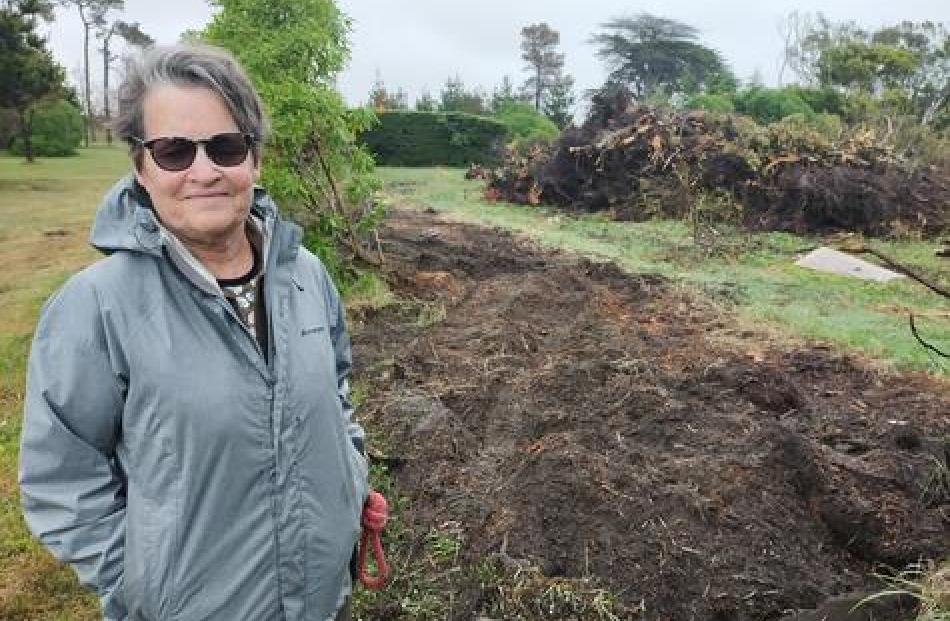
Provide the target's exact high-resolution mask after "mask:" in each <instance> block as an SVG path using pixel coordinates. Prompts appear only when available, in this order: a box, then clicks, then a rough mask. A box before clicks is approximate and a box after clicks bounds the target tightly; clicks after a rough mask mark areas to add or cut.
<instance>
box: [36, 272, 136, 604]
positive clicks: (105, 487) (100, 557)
mask: <svg viewBox="0 0 950 621" xmlns="http://www.w3.org/2000/svg"><path fill="white" fill-rule="evenodd" d="M78 281H79V279H78V278H74V279H73V280H71V281H70V282H68V283H67V284H66V285H65V286H64V288H63V290H61V291H60V292H59V293H58V294H57V295H56V296H54V297H53V298H51V299H50V301H49V302H47V304H46V306H45V307H44V309H43V312H42V314H41V317H40V321H39V323H38V325H37V329H36V333H35V335H34V339H33V347H32V349H31V352H30V360H29V366H28V370H27V381H26V396H25V404H24V419H23V432H22V436H21V443H20V467H19V481H20V491H21V499H22V503H23V512H24V516H25V518H26V523H27V525H28V526H29V528H30V530H31V531H32V532H33V534H34V535H36V536H37V537H38V538H39V539H40V541H42V543H43V544H44V545H45V546H46V547H47V548H48V549H49V550H50V552H52V553H53V555H54V556H55V557H56V558H57V559H59V560H61V561H64V562H67V563H69V564H70V565H71V566H72V567H73V569H74V570H75V572H76V574H77V575H78V576H79V580H80V582H82V584H84V585H86V586H88V587H91V588H93V589H94V590H95V591H96V593H97V594H98V595H99V597H100V599H101V603H102V608H103V617H104V618H105V619H107V620H119V619H125V618H126V616H127V614H126V610H125V606H124V604H123V602H122V567H123V556H124V545H125V480H124V475H123V474H122V471H121V469H120V467H119V465H118V462H117V460H116V456H115V448H116V443H117V439H118V436H119V429H120V420H121V413H122V408H123V402H124V391H123V389H122V387H121V384H120V381H119V379H118V378H117V376H116V374H115V372H114V371H113V369H112V365H111V363H110V356H109V349H108V347H107V345H106V338H105V331H104V329H103V325H102V319H101V312H100V309H99V304H98V303H97V298H96V294H95V291H94V289H93V288H92V287H91V286H89V285H87V284H83V283H81V282H78Z"/></svg>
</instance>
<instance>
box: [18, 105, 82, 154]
mask: <svg viewBox="0 0 950 621" xmlns="http://www.w3.org/2000/svg"><path fill="white" fill-rule="evenodd" d="M32 114H33V135H32V141H33V154H34V155H40V156H46V157H61V156H65V155H76V150H77V149H78V148H79V143H80V142H82V113H80V112H79V110H78V109H77V108H76V106H74V105H73V104H71V103H69V102H67V101H65V100H62V99H61V100H58V101H52V102H47V103H42V104H39V105H37V106H36V107H35V108H33V112H32ZM10 150H11V151H12V152H13V153H14V154H16V155H25V154H26V148H25V145H24V144H23V139H22V138H20V137H16V138H14V140H13V144H12V145H11V147H10Z"/></svg>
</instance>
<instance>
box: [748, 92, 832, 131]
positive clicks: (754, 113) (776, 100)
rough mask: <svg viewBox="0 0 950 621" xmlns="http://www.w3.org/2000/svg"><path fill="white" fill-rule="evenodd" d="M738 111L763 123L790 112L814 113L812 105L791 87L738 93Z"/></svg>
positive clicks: (783, 116)
mask: <svg viewBox="0 0 950 621" xmlns="http://www.w3.org/2000/svg"><path fill="white" fill-rule="evenodd" d="M735 106H736V111H737V112H741V113H742V114H747V115H749V116H751V117H752V118H754V119H755V120H756V121H758V122H759V123H762V124H768V123H774V122H775V121H781V120H782V119H784V118H785V117H787V116H789V115H790V114H805V115H811V114H814V112H815V111H814V110H812V108H811V106H809V105H808V104H807V103H805V100H804V99H802V98H801V97H800V96H799V95H798V94H797V93H795V92H794V91H793V90H789V89H776V88H752V89H749V90H747V91H743V92H741V93H737V94H736V98H735Z"/></svg>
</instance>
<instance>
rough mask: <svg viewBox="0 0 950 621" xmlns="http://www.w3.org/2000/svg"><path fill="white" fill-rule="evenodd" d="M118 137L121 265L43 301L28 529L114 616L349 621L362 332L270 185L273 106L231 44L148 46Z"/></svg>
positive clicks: (136, 68)
mask: <svg viewBox="0 0 950 621" xmlns="http://www.w3.org/2000/svg"><path fill="white" fill-rule="evenodd" d="M116 130H117V133H118V135H119V136H120V137H121V138H122V139H124V140H126V141H128V142H129V144H130V151H131V157H132V160H133V165H134V175H130V176H129V177H128V178H126V179H123V180H122V181H120V182H119V183H118V184H117V185H116V186H115V187H113V188H112V190H111V191H110V192H109V194H108V195H107V196H106V198H105V200H104V202H103V204H102V205H101V207H100V208H99V212H98V214H97V216H96V221H95V224H94V225H93V229H92V234H91V242H92V244H93V245H94V246H95V247H96V248H98V249H99V250H101V251H102V252H103V253H105V254H106V255H108V256H107V257H106V258H103V259H101V260H100V261H98V262H97V263H95V264H93V265H92V266H90V267H88V268H86V269H84V270H83V271H81V272H79V273H78V274H76V275H75V276H73V277H72V278H71V279H70V280H69V281H68V282H67V283H66V284H65V285H64V286H63V288H62V289H61V290H60V291H58V292H57V293H56V294H55V295H54V296H53V297H52V298H51V299H50V300H49V301H48V302H47V304H46V306H45V307H44V309H43V311H42V315H41V318H40V320H39V324H38V326H37V329H36V333H35V337H34V342H33V348H32V351H31V354H30V363H29V370H28V375H27V394H26V404H25V414H24V417H25V418H24V426H23V436H22V445H21V456H20V459H21V462H20V485H21V489H22V499H23V508H24V513H25V515H26V520H27V523H28V524H29V526H30V528H31V530H32V531H33V532H34V533H35V534H36V536H38V537H39V538H40V539H41V540H42V542H43V543H44V544H45V545H46V546H47V547H48V548H49V549H50V550H51V551H52V552H53V554H54V555H55V556H56V557H57V558H59V559H62V560H64V561H66V562H68V563H70V564H71V565H72V566H73V568H74V569H75V570H76V572H77V574H78V575H79V577H80V579H81V581H82V582H83V584H86V585H88V586H90V587H92V588H94V589H95V590H96V592H97V593H98V595H99V596H100V598H101V601H102V608H103V615H104V618H105V619H149V620H152V619H154V620H159V619H160V620H162V621H167V620H171V619H181V620H187V621H197V620H199V619H214V620H218V619H220V620H222V621H224V620H227V621H238V620H258V619H260V620H271V619H286V620H297V619H307V620H321V621H322V620H324V619H335V618H340V619H342V618H344V617H345V616H348V613H347V612H346V609H347V608H348V606H347V603H348V596H349V593H350V589H351V585H350V577H349V571H348V562H349V560H350V556H351V553H352V551H353V547H354V543H355V541H356V539H357V536H358V534H359V529H360V524H359V518H360V511H361V508H362V505H363V501H364V498H365V497H366V494H367V463H366V460H365V458H364V457H363V455H362V444H363V432H362V430H361V428H360V427H359V426H358V425H357V424H356V423H355V422H354V421H353V420H352V418H351V414H352V408H351V407H350V404H349V401H348V386H347V377H348V374H349V371H350V347H349V340H348V336H347V333H346V329H345V326H344V322H343V308H342V306H341V305H340V300H339V298H338V296H337V293H336V291H335V289H334V287H333V284H332V283H331V281H330V278H329V277H328V275H327V272H326V270H325V269H324V267H323V265H322V264H321V263H320V261H319V260H318V259H317V258H316V257H314V255H312V254H311V253H310V252H308V251H307V250H306V249H304V248H302V247H301V246H300V239H301V234H300V229H299V228H298V227H296V226H294V225H292V224H289V223H288V222H286V221H284V220H282V219H280V217H279V216H278V215H277V212H276V208H275V206H274V203H273V202H272V201H271V200H270V199H269V198H268V196H267V194H266V193H264V191H263V190H261V189H259V188H256V187H255V186H254V182H255V180H256V179H257V178H258V176H259V173H260V158H261V146H262V143H263V141H264V139H265V132H266V123H265V119H264V117H263V114H262V112H261V105H260V101H259V99H258V97H257V94H256V93H255V92H254V89H253V87H252V86H251V84H250V82H249V81H248V79H247V77H246V76H245V75H244V73H243V71H242V70H241V69H240V67H239V66H238V65H237V63H236V62H235V61H234V60H233V59H232V58H231V57H230V56H228V55H227V54H226V53H224V52H222V51H220V50H216V49H213V48H204V47H186V46H176V47H168V48H157V49H152V50H150V51H148V52H146V53H145V54H144V56H143V57H142V58H140V59H139V60H138V61H137V62H135V63H134V64H133V65H131V66H130V68H129V71H128V73H127V76H126V78H125V82H124V83H123V85H122V87H121V88H120V105H119V119H118V121H117V123H116ZM338 615H339V616H338Z"/></svg>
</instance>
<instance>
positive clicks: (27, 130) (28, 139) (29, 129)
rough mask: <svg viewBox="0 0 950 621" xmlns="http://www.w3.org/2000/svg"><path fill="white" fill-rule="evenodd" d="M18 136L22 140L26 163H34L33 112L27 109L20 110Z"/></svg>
mask: <svg viewBox="0 0 950 621" xmlns="http://www.w3.org/2000/svg"><path fill="white" fill-rule="evenodd" d="M20 138H21V139H22V140H23V155H24V156H26V163H27V164H32V163H34V162H35V161H36V157H35V156H34V154H33V113H32V112H31V111H29V110H20Z"/></svg>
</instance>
